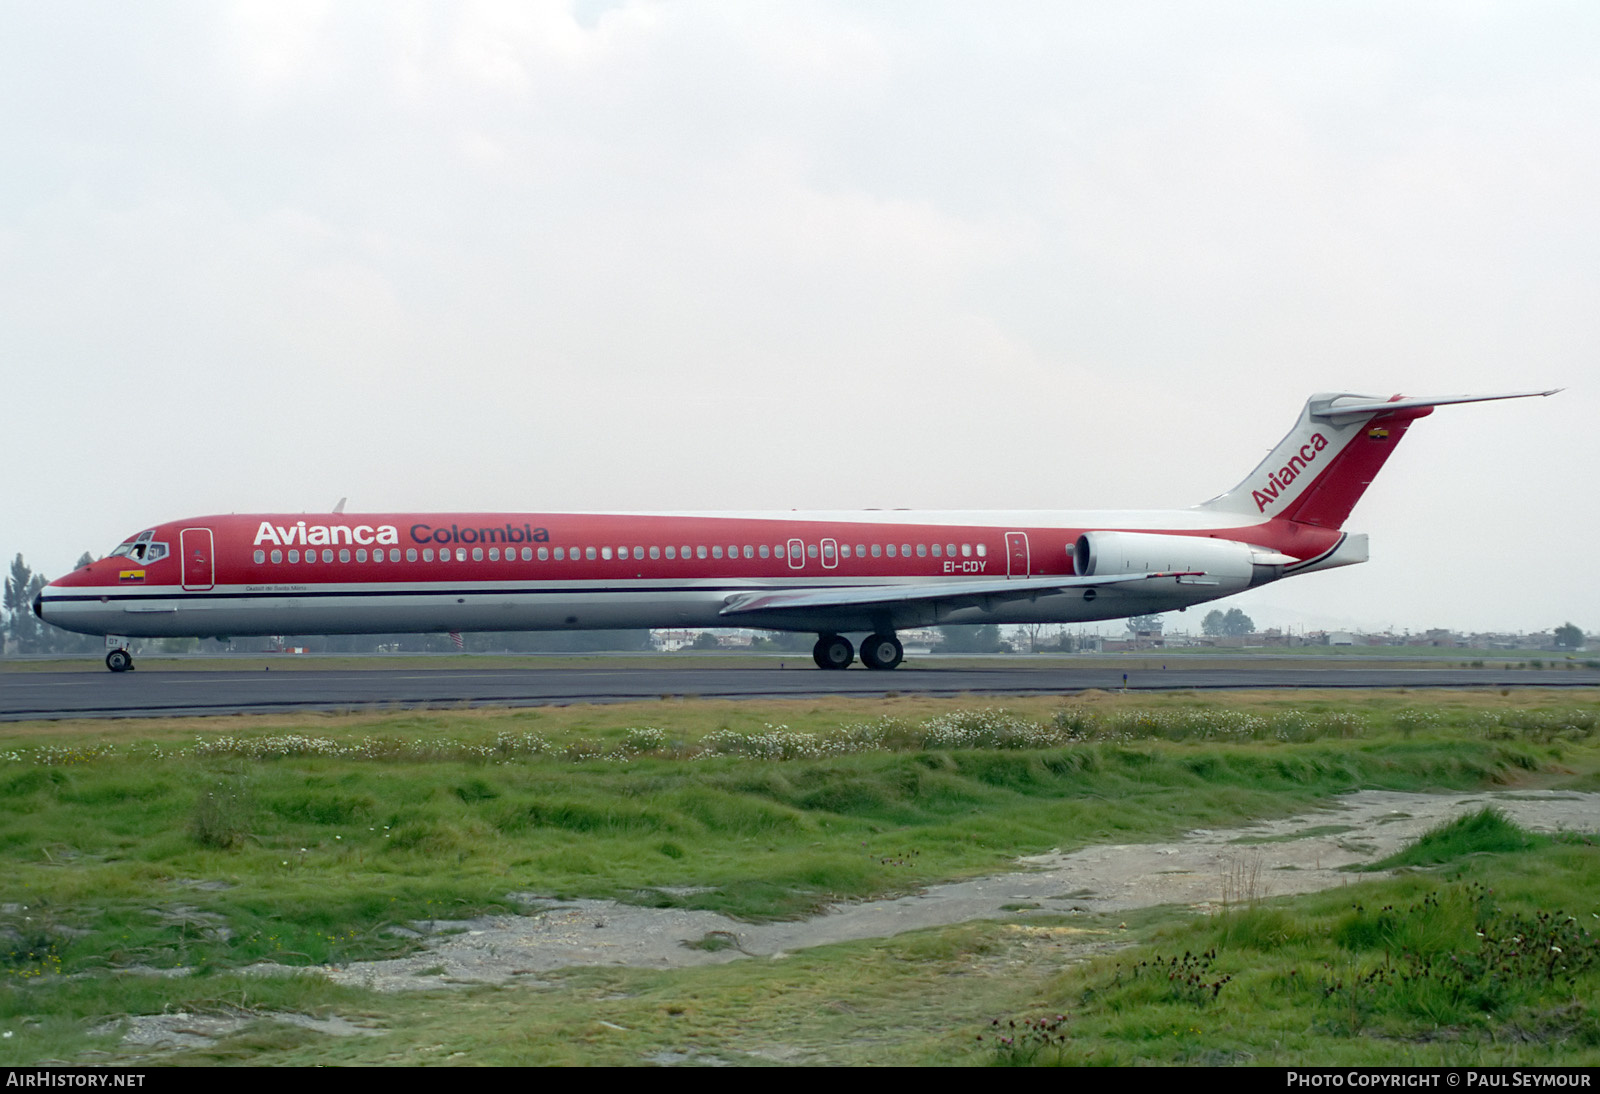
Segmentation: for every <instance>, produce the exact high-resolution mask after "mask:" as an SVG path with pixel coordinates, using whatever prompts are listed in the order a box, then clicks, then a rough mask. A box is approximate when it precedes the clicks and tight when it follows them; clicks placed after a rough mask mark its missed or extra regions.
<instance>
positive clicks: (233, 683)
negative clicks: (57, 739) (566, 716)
mask: <svg viewBox="0 0 1600 1094" xmlns="http://www.w3.org/2000/svg"><path fill="white" fill-rule="evenodd" d="M1326 664H1327V663H1326V662H1312V663H1311V664H1310V665H1307V664H1296V663H1280V664H1276V665H1271V666H1264V667H1261V668H1254V667H1249V668H1187V667H1183V666H1178V665H1174V666H1173V667H1171V668H1161V667H1159V666H1158V665H1156V664H1154V663H1152V665H1151V666H1150V667H1147V668H1146V667H1140V668H1135V669H1132V670H1129V671H1128V672H1127V674H1126V676H1124V672H1123V668H1122V667H1121V666H1117V667H1100V666H1095V665H1093V664H1084V665H1071V666H1067V667H1063V666H1061V665H1060V664H1059V663H1058V664H1053V665H1027V664H1021V665H1016V666H1012V665H1009V664H1005V663H1003V662H997V663H996V665H995V666H994V667H984V668H969V667H961V668H955V667H952V668H940V667H937V665H933V666H930V667H926V668H920V667H919V668H912V667H907V668H902V669H900V670H898V671H896V672H892V673H883V672H868V671H865V670H859V669H858V670H850V671H847V672H822V671H819V670H817V669H814V668H811V667H809V666H807V667H805V668H800V667H788V668H784V669H779V668H776V667H768V666H752V667H739V668H698V667H695V666H693V665H676V666H668V667H664V668H659V669H657V668H640V667H638V666H637V665H628V666H617V667H607V666H605V665H604V664H603V663H597V664H595V665H594V666H593V667H579V668H573V667H570V666H568V667H546V668H541V667H537V666H533V667H528V668H485V669H481V670H474V669H470V668H468V669H461V668H449V669H433V668H415V667H400V668H372V669H351V670H344V669H330V670H325V671H281V670H280V671H277V672H272V671H263V670H254V671H232V670H221V671H203V672H202V671H185V670H182V669H173V668H166V667H142V668H140V669H139V670H138V671H135V672H129V673H109V672H106V671H104V670H103V669H95V670H85V671H81V672H6V673H0V721H12V722H14V721H22V720H28V719H60V718H142V717H179V716H190V715H208V714H260V713H287V712H292V711H300V710H304V711H314V710H315V711H330V710H331V711H376V710H385V709H408V708H419V707H462V706H465V707H494V706H502V707H503V706H544V705H556V704H567V703H614V702H627V701H635V700H647V699H660V698H667V697H673V696H677V697H684V698H701V699H773V698H805V697H816V696H834V695H859V696H882V695H884V694H886V693H896V694H900V695H936V696H950V695H961V694H973V695H989V696H996V697H1000V696H1006V695H1041V694H1070V693H1072V692H1077V691H1084V690H1087V689H1090V688H1098V689H1101V690H1106V691H1114V690H1120V689H1122V688H1124V687H1126V688H1127V689H1128V690H1130V691H1176V690H1208V691H1210V690H1234V689H1248V688H1526V687H1544V688H1550V687H1561V688H1569V687H1574V688H1581V687H1600V670H1595V669H1589V668H1579V669H1566V668H1563V669H1559V670H1557V669H1544V670H1539V669H1512V668H1508V667H1504V666H1501V667H1495V666H1490V667H1488V668H1465V669H1464V668H1437V669H1434V668H1413V667H1407V668H1394V669H1388V668H1382V667H1372V666H1370V665H1363V666H1359V667H1348V668H1346V667H1323V666H1325V665H1326Z"/></svg>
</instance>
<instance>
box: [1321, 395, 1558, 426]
mask: <svg viewBox="0 0 1600 1094" xmlns="http://www.w3.org/2000/svg"><path fill="white" fill-rule="evenodd" d="M1560 390H1561V389H1560V388H1558V387H1553V388H1551V389H1550V390H1549V391H1512V392H1508V393H1506V394H1504V395H1424V396H1418V397H1416V398H1412V399H1394V400H1391V401H1389V402H1381V401H1380V402H1371V401H1366V402H1361V401H1358V402H1355V403H1345V402H1342V401H1341V400H1343V399H1357V400H1359V399H1360V398H1361V397H1360V396H1359V395H1355V396H1352V395H1342V396H1340V397H1339V398H1338V399H1334V400H1333V401H1332V403H1331V404H1330V405H1329V406H1328V407H1326V408H1325V409H1319V408H1318V407H1316V406H1313V407H1312V408H1311V416H1312V417H1313V418H1326V419H1328V420H1329V421H1334V422H1342V421H1344V420H1347V419H1350V418H1357V417H1360V416H1362V415H1365V414H1385V413H1389V412H1391V411H1395V410H1413V409H1415V408H1417V407H1424V406H1429V407H1432V406H1449V405H1451V404H1452V403H1492V402H1494V401H1496V400H1497V399H1531V398H1533V397H1535V396H1544V395H1554V394H1555V393H1556V392H1558V391H1560Z"/></svg>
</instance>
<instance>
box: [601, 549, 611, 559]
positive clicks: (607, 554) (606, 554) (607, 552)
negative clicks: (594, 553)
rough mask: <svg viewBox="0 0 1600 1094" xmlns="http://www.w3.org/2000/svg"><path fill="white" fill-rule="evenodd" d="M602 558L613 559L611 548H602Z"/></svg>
mask: <svg viewBox="0 0 1600 1094" xmlns="http://www.w3.org/2000/svg"><path fill="white" fill-rule="evenodd" d="M600 557H601V558H604V559H609V558H610V557H611V548H609V547H602V548H600Z"/></svg>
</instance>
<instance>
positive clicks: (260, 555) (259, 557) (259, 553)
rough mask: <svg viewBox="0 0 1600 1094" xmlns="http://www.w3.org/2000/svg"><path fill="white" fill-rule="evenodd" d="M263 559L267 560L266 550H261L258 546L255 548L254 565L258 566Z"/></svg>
mask: <svg viewBox="0 0 1600 1094" xmlns="http://www.w3.org/2000/svg"><path fill="white" fill-rule="evenodd" d="M265 561H267V552H265V551H263V550H261V549H260V548H259V547H258V548H256V565H257V566H259V565H261V564H262V563H263V562H265Z"/></svg>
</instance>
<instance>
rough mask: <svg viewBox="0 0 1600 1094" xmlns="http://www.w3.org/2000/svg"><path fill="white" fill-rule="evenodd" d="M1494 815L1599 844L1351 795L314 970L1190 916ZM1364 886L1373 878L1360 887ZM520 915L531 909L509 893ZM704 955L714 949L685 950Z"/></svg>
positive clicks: (456, 972) (450, 935)
mask: <svg viewBox="0 0 1600 1094" xmlns="http://www.w3.org/2000/svg"><path fill="white" fill-rule="evenodd" d="M1485 805H1494V806H1496V807H1498V808H1500V809H1502V810H1504V811H1505V812H1506V813H1507V814H1508V815H1509V816H1511V817H1512V818H1513V819H1514V820H1515V821H1516V822H1517V823H1518V824H1520V825H1522V826H1523V827H1525V828H1528V829H1530V830H1532V831H1536V832H1555V831H1582V832H1597V831H1600V794H1578V793H1569V792H1553V791H1519V792H1498V793H1478V794H1471V795H1460V796H1453V795H1436V794H1401V793H1390V792H1386V791H1362V792H1360V793H1357V794H1350V795H1347V796H1345V797H1341V798H1339V799H1338V800H1337V801H1336V802H1335V803H1334V804H1333V805H1331V806H1330V807H1329V808H1328V809H1325V810H1320V811H1318V812H1315V813H1312V814H1308V815H1303V816H1298V817H1292V818H1288V819H1285V820H1278V821H1267V822H1262V823H1260V824H1254V825H1250V826H1248V827H1245V828H1239V829H1231V830H1226V831H1204V830H1200V831H1194V832H1190V833H1189V834H1188V835H1186V836H1185V837H1184V838H1183V839H1181V840H1178V841H1176V842H1173V843H1164V844H1159V843H1139V844H1120V845H1110V846H1106V845H1102V846H1097V847H1088V848H1084V849H1083V850H1080V851H1074V852H1072V853H1071V854H1054V853H1052V854H1046V855H1036V856H1032V857H1030V858H1026V859H1023V860H1021V861H1020V863H1019V865H1020V866H1022V867H1023V869H1022V870H1021V871H1019V872H1017V873H1012V874H1004V875H1000V876H997V877H988V878H979V879H976V880H972V881H962V882H953V883H950V884H945V885H935V886H932V887H930V888H928V889H926V890H924V891H923V892H920V893H918V894H916V895H914V896H907V897H901V898H899V899H897V900H881V901H870V902H864V903H859V904H844V905H836V906H834V907H833V908H830V909H829V910H828V911H827V912H825V913H824V914H822V915H820V916H816V917H814V918H811V919H807V920H802V921H799V922H786V923H763V924H751V923H741V922H739V921H737V920H733V919H728V918H727V917H725V916H721V915H718V914H716V913H714V912H697V911H683V910H678V909H658V908H639V907H633V906H631V905H626V904H617V903H615V902H613V901H605V900H576V901H567V902H561V903H557V904H555V905H554V906H547V907H544V908H543V909H541V910H539V911H537V912H535V913H534V914H530V915H522V916H517V915H502V916H484V917H481V918H478V919H470V920H454V921H443V920H441V921H435V922H432V923H428V924H419V925H418V927H419V929H420V930H422V931H423V933H424V934H426V935H428V936H429V941H428V945H427V947H426V948H425V949H424V950H423V951H422V952H419V953H417V954H414V955H412V956H410V957H404V958H400V959H397V960H392V961H366V962H359V963H356V964H352V965H348V966H343V967H337V968H327V969H325V970H324V971H325V972H326V973H327V975H328V976H329V977H331V978H332V979H334V980H336V981H339V982H341V983H349V984H357V985H360V986H363V987H369V988H375V989H377V990H380V991H403V990H408V989H423V988H437V987H439V986H440V985H441V984H450V983H458V984H464V983H502V982H505V981H508V980H511V979H513V978H516V977H524V976H537V975H538V974H539V973H542V972H548V971H551V970H554V969H560V968H567V967H571V966H575V965H631V966H641V967H650V968H674V967H680V966H686V965H707V964H718V963H721V962H725V961H734V960H738V959H740V958H742V957H745V956H747V955H748V956H769V957H777V956H782V955H783V954H785V953H788V952H791V951H793V950H799V949H805V948H807V947H810V946H821V945H825V944H828V943H833V942H846V941H852V940H856V939H863V938H882V937H885V936H888V935H893V934H898V933H900V932H901V931H910V930H916V929H918V928H922V927H935V926H945V925H948V924H953V923H962V922H965V921H967V920H972V919H992V918H1000V917H1007V916H1011V915H1014V914H1015V913H1016V912H1017V911H1019V910H1020V909H1019V906H1034V907H1037V908H1038V909H1039V910H1040V911H1041V912H1044V913H1056V914H1061V913H1072V912H1108V911H1121V910H1125V909H1129V908H1140V907H1150V906H1154V905H1159V904H1189V905H1192V906H1195V907H1197V908H1201V909H1204V908H1207V907H1210V906H1215V905H1220V904H1221V903H1223V902H1224V901H1229V900H1238V899H1241V898H1246V897H1252V896H1253V897H1265V896H1277V895H1281V894H1286V893H1303V892H1310V891H1312V890H1316V889H1328V888H1333V887H1335V886H1339V885H1348V884H1351V883H1352V882H1354V881H1358V880H1360V879H1361V877H1362V876H1363V875H1359V874H1350V873H1344V872H1341V871H1340V869H1339V868H1340V867H1343V866H1348V865H1351V864H1354V863H1361V862H1371V861H1374V860H1376V859H1379V858H1382V857H1384V856H1386V855H1389V854H1392V853H1393V852H1395V851H1397V850H1399V849H1400V848H1401V847H1403V846H1404V845H1406V844H1407V843H1409V842H1411V841H1413V840H1415V839H1416V838H1417V836H1419V835H1421V834H1422V833H1423V832H1424V831H1426V830H1427V829H1429V828H1432V827H1433V826H1435V825H1437V824H1438V823H1439V822H1441V821H1443V820H1446V819H1448V818H1450V817H1454V816H1457V815H1459V814H1462V813H1466V812H1470V811H1473V810H1476V809H1480V808H1482V807H1483V806H1485ZM1366 876H1371V875H1366ZM521 895H522V896H523V897H524V898H525V899H526V900H527V901H529V903H530V904H534V903H539V902H540V901H539V898H538V897H537V896H535V895H533V894H521ZM708 939H709V940H710V941H711V942H712V944H713V945H717V946H721V947H722V948H715V949H707V948H691V947H690V946H689V945H687V944H688V943H701V942H704V941H705V940H708Z"/></svg>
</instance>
